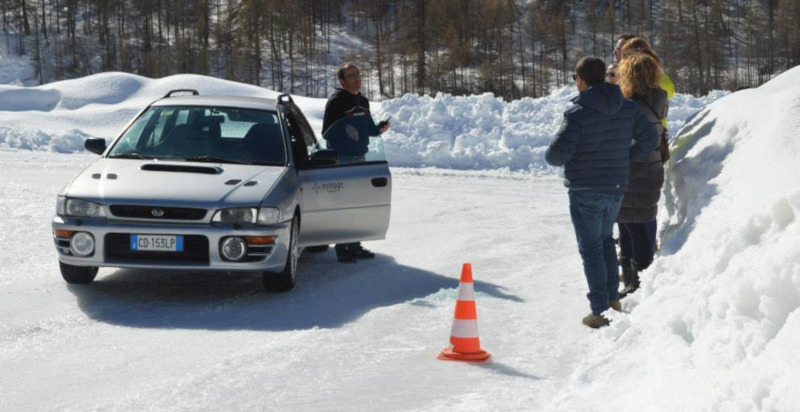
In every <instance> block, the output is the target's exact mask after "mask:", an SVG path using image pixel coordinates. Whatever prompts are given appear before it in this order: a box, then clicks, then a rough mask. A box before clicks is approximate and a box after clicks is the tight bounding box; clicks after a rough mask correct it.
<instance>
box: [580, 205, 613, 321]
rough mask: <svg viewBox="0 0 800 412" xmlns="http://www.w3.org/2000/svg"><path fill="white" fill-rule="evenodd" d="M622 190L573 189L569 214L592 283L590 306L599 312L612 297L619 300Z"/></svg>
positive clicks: (595, 311) (601, 311) (584, 266)
mask: <svg viewBox="0 0 800 412" xmlns="http://www.w3.org/2000/svg"><path fill="white" fill-rule="evenodd" d="M622 197H623V192H622V191H600V190H570V191H569V214H570V216H572V226H573V227H574V228H575V237H576V238H577V240H578V251H579V252H580V254H581V259H583V273H584V275H586V281H587V282H588V283H589V293H588V294H587V295H586V297H588V298H589V306H590V307H591V308H592V313H593V314H595V315H599V314H601V313H603V312H605V311H606V310H607V309H608V308H609V303H608V301H609V300H617V299H619V291H618V289H619V272H618V269H617V266H618V265H619V263H618V262H617V251H616V248H615V246H614V238H613V230H614V221H615V220H616V219H617V214H618V213H619V208H620V206H621V205H622Z"/></svg>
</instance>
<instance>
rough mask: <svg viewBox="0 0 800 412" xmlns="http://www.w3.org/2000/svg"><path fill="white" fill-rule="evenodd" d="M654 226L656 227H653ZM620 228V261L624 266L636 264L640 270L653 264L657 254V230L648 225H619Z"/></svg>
mask: <svg viewBox="0 0 800 412" xmlns="http://www.w3.org/2000/svg"><path fill="white" fill-rule="evenodd" d="M653 226H654V225H653ZM617 227H618V228H619V250H620V253H619V258H620V259H619V260H620V262H622V264H623V265H624V264H628V263H630V262H631V261H634V262H636V267H637V268H638V269H639V270H642V269H646V268H647V267H648V266H650V264H651V263H653V255H655V252H656V242H655V239H656V237H655V229H654V228H652V226H651V224H650V222H648V223H617Z"/></svg>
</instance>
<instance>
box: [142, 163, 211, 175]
mask: <svg viewBox="0 0 800 412" xmlns="http://www.w3.org/2000/svg"><path fill="white" fill-rule="evenodd" d="M141 169H142V170H148V171H152V172H179V173H199V174H205V175H218V174H220V173H222V168H221V167H208V166H188V165H162V164H156V163H148V164H145V165H142V167H141Z"/></svg>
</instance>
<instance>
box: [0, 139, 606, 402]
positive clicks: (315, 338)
mask: <svg viewBox="0 0 800 412" xmlns="http://www.w3.org/2000/svg"><path fill="white" fill-rule="evenodd" d="M93 159H95V157H94V156H92V155H83V154H77V155H62V154H55V153H47V152H31V151H15V150H5V151H0V162H2V163H3V164H4V165H5V169H6V172H5V178H4V179H3V180H2V182H0V185H1V187H2V193H3V196H2V199H1V200H0V205H2V210H3V214H4V218H3V230H2V231H0V253H2V267H0V294H2V296H0V319H2V324H0V410H7V411H12V410H13V411H22V410H53V409H71V410H92V409H127V410H132V409H142V408H144V409H185V410H220V409H238V410H244V409H247V410H255V409H261V410H342V411H345V410H347V411H352V410H420V409H421V410H455V409H459V410H508V409H509V408H510V409H528V410H530V409H536V408H541V407H547V405H551V404H550V403H551V402H552V401H553V400H554V396H556V394H557V393H558V391H559V390H560V389H564V387H565V386H568V385H570V383H569V381H570V375H571V374H572V373H573V371H574V369H575V367H576V365H577V364H578V362H579V361H580V359H581V356H582V355H583V354H584V353H585V352H587V351H588V348H589V346H590V345H591V342H592V341H593V340H594V339H597V338H600V335H597V333H596V332H593V331H589V330H587V329H586V328H585V327H583V326H581V323H580V320H581V317H582V316H583V315H585V314H586V313H588V304H587V302H586V299H585V297H584V293H585V289H586V287H585V280H584V278H583V275H582V274H581V269H580V263H579V259H578V256H577V249H576V247H575V244H574V236H572V234H571V233H572V232H571V230H572V229H571V226H570V222H569V217H568V212H567V204H566V201H567V197H566V193H565V189H564V188H563V187H562V186H561V184H560V182H559V181H558V180H557V179H555V178H535V177H530V176H529V175H525V174H503V173H499V172H453V171H441V170H427V169H394V170H393V177H394V191H393V199H392V202H393V205H392V221H391V226H390V231H389V234H388V239H387V240H385V241H377V242H369V243H366V246H367V247H368V248H371V249H372V250H374V251H375V252H376V253H377V254H378V256H377V258H376V259H375V260H374V261H362V262H360V263H358V264H354V265H345V264H340V263H337V262H336V260H335V256H334V253H333V250H332V249H331V250H329V251H327V252H325V253H322V254H310V253H305V254H304V255H303V257H302V259H301V262H300V265H301V269H300V276H299V279H298V285H297V287H296V288H295V289H294V290H293V291H291V292H289V293H286V294H273V293H267V292H264V291H263V290H262V287H261V279H260V277H259V275H257V274H228V273H201V272H170V271H144V270H127V269H126V270H122V269H113V268H104V269H101V271H100V274H99V275H98V278H97V280H96V281H95V282H94V283H92V284H90V285H86V286H77V285H67V284H66V283H64V282H63V281H62V279H61V276H60V274H59V271H58V261H57V256H56V252H55V250H54V247H53V242H52V237H51V233H50V219H51V216H52V214H53V209H54V206H55V199H56V193H57V192H58V190H59V189H60V188H61V187H62V186H63V185H64V184H66V183H67V181H68V180H69V179H70V178H71V177H72V176H73V175H74V174H75V173H76V172H78V171H79V170H80V169H81V168H83V167H84V166H86V165H88V164H89V163H90V162H91V161H92V160H93ZM564 233H568V234H570V236H564ZM463 262H470V263H472V264H473V267H474V269H473V270H474V275H475V282H476V283H475V289H476V292H477V305H478V322H479V328H480V336H481V342H482V346H483V348H484V349H486V350H487V351H488V352H490V353H491V354H492V358H491V361H490V362H488V363H485V364H467V363H456V362H445V361H438V360H436V355H437V354H438V353H439V351H440V350H441V349H442V348H444V347H445V346H446V345H447V343H448V338H449V333H450V326H451V322H452V315H453V307H454V302H455V297H456V292H457V285H458V278H459V271H460V268H461V264H462V263H463ZM551 406H552V405H551Z"/></svg>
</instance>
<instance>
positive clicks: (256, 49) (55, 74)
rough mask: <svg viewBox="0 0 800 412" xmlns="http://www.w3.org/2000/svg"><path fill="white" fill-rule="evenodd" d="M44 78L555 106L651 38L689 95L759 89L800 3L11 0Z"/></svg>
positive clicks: (799, 40)
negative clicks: (623, 50) (343, 82)
mask: <svg viewBox="0 0 800 412" xmlns="http://www.w3.org/2000/svg"><path fill="white" fill-rule="evenodd" d="M0 14H1V15H2V29H3V32H5V33H8V34H11V35H9V36H6V42H8V43H9V44H8V49H9V50H13V51H14V52H16V53H18V54H20V55H27V56H30V58H31V61H32V63H33V67H34V69H35V77H36V80H38V82H39V83H47V82H50V81H56V80H63V79H69V78H75V77H81V76H85V75H89V74H92V73H97V72H102V71H124V72H130V73H135V74H139V75H143V76H147V77H154V78H157V77H163V76H168V75H171V74H177V73H198V74H204V75H211V76H216V77H220V78H224V79H230V80H235V81H239V82H245V83H251V84H256V85H261V86H264V87H268V88H271V89H274V90H278V91H282V92H288V93H295V94H302V95H307V96H315V97H323V96H327V95H328V94H329V93H330V91H331V88H332V87H333V86H335V82H334V71H335V68H336V67H337V66H338V65H339V63H340V62H341V61H344V60H350V61H354V62H356V63H357V64H358V65H359V66H360V67H361V70H362V74H364V78H365V80H364V82H365V85H366V89H367V90H368V92H369V94H370V97H371V98H381V97H395V96H400V95H402V94H405V93H418V94H423V93H436V92H445V93H451V94H476V93H483V92H492V93H495V94H496V95H498V96H502V97H504V98H506V99H517V98H521V97H524V96H541V95H544V94H547V93H548V92H549V91H550V90H551V89H552V88H553V87H555V86H561V85H564V84H568V83H570V82H571V77H570V74H571V73H572V71H573V67H574V65H575V63H576V62H577V60H578V59H580V58H581V57H583V56H585V55H595V56H599V57H601V58H603V59H604V60H607V61H608V62H610V60H611V51H612V49H613V46H614V39H615V38H616V36H618V35H619V34H622V33H633V34H639V35H641V36H644V37H645V38H646V39H648V40H649V41H651V43H653V45H654V46H655V48H656V51H657V52H658V53H659V56H660V57H661V58H662V60H663V62H664V66H665V71H666V72H667V74H669V75H670V76H671V77H672V78H673V80H674V82H675V84H676V86H677V89H678V91H681V92H685V93H692V94H696V95H702V94H705V93H706V92H708V91H709V90H713V89H729V90H736V89H739V88H742V87H753V86H757V85H759V84H761V83H763V82H765V81H767V80H769V79H770V78H771V77H773V76H775V75H776V74H778V73H781V72H782V71H784V70H786V69H787V68H790V67H793V66H795V65H797V64H800V0H757V1H741V0H704V1H701V0H567V1H552V0H527V1H525V0H427V1H426V0H368V1H365V0H293V1H277V0H174V1H168V0H0Z"/></svg>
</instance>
